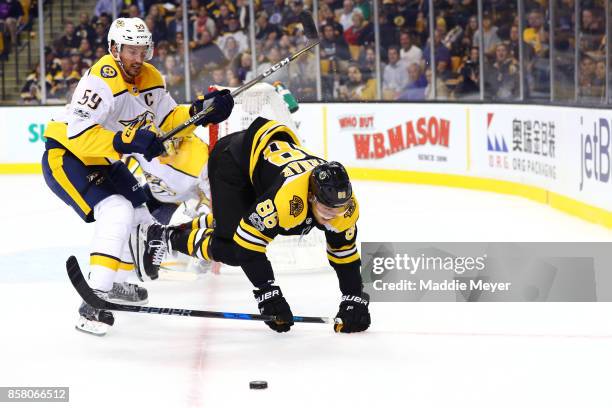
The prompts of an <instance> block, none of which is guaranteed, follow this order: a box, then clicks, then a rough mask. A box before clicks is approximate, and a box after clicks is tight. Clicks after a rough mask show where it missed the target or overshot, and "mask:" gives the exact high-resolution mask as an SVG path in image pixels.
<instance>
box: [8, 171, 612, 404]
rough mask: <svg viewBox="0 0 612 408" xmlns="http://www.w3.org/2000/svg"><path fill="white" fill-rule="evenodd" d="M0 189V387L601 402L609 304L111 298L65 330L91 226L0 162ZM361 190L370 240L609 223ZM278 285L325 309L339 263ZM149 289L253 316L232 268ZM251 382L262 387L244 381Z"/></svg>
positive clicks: (516, 233) (403, 189) (142, 396)
mask: <svg viewBox="0 0 612 408" xmlns="http://www.w3.org/2000/svg"><path fill="white" fill-rule="evenodd" d="M0 189H1V190H2V191H3V192H4V193H3V199H2V202H1V203H0V208H1V210H2V211H0V221H1V224H0V225H2V226H3V229H2V231H1V233H0V243H1V245H0V299H1V301H0V324H1V326H0V327H1V328H0V386H26V385H28V386H69V387H70V401H71V404H70V405H71V406H76V407H111V406H116V407H139V408H141V407H142V408H144V407H158V406H159V407H215V408H217V407H241V406H248V407H264V406H265V407H332V406H333V407H346V408H348V407H419V408H421V407H451V406H452V407H470V408H473V407H487V408H489V407H496V408H497V407H512V408H516V407H555V408H558V407H572V408H574V407H589V408H594V407H606V408H609V407H610V406H612V396H611V393H610V392H609V385H610V380H611V378H612V375H611V374H612V307H611V306H610V305H609V304H606V303H574V304H570V303H542V304H536V303H507V304H505V303H504V304H494V303H470V304H467V303H403V304H397V303H395V304H390V303H377V304H372V305H371V312H372V319H373V324H372V327H371V328H370V330H369V331H367V332H365V333H361V334H352V335H339V334H335V333H333V332H332V330H331V327H330V326H326V325H306V324H302V325H296V326H295V327H294V328H293V329H292V330H291V332H289V333H285V334H277V333H275V332H272V331H271V330H269V329H268V328H267V327H266V326H264V325H263V323H258V322H239V321H229V320H213V319H199V318H185V317H168V316H152V315H138V314H129V313H116V324H115V326H114V327H113V328H112V329H111V331H110V332H109V334H108V335H107V336H106V337H103V338H98V337H94V336H90V335H86V334H83V333H80V332H77V331H76V330H75V329H74V328H73V326H74V323H75V321H76V318H77V307H78V305H79V303H80V301H79V298H78V295H77V294H76V292H74V290H73V289H72V288H71V286H70V284H69V282H68V280H67V277H66V274H65V271H64V263H65V260H66V258H67V256H68V255H70V254H76V255H77V257H78V258H79V259H80V261H81V263H82V265H83V266H84V267H85V266H86V261H87V254H88V249H87V245H88V242H89V240H90V237H91V235H92V230H91V228H92V227H91V225H86V224H84V223H82V222H81V221H80V219H79V218H78V217H77V216H76V215H75V214H74V213H73V212H72V211H71V210H70V209H69V208H67V207H65V206H64V205H63V204H62V203H61V202H60V201H59V200H58V199H56V198H55V197H54V196H53V195H52V194H51V193H50V192H49V191H48V190H47V188H46V186H45V185H44V182H43V181H42V177H40V176H3V177H0ZM355 191H356V193H357V195H358V197H359V200H360V205H361V219H360V221H359V234H360V238H361V240H364V241H547V240H553V241H609V240H610V239H611V238H612V234H611V233H610V231H609V230H607V229H605V228H603V227H599V226H596V225H592V224H588V223H585V222H583V221H581V220H579V219H577V218H574V217H571V216H567V215H565V214H563V213H560V212H558V211H555V210H553V209H550V208H548V207H546V206H543V205H540V204H536V203H532V202H530V201H526V200H523V199H520V198H516V197H508V196H503V195H497V194H492V193H484V192H475V191H466V190H461V189H450V188H440V187H428V186H417V185H402V184H387V183H369V182H368V183H366V182H358V183H355ZM277 282H278V283H279V285H280V286H281V287H282V289H283V292H284V293H285V296H286V298H287V299H288V301H289V303H290V304H291V306H292V309H293V311H294V313H296V314H302V315H314V316H316V315H321V316H333V315H334V314H335V312H336V310H337V304H338V301H339V292H338V289H337V280H336V277H335V274H334V273H333V271H331V270H329V269H325V270H319V271H309V272H305V271H299V270H297V271H293V272H288V273H283V274H281V275H280V276H278V280H277ZM146 286H147V288H148V289H149V292H150V298H151V303H150V304H151V305H152V306H155V305H160V306H176V307H190V308H198V309H207V310H224V311H235V312H250V313H256V307H255V301H254V300H253V299H252V293H251V288H250V285H249V283H248V282H247V280H246V278H245V277H244V276H242V274H241V273H240V272H239V271H237V270H235V269H225V270H222V274H221V275H219V276H213V275H210V274H209V275H207V276H206V277H205V278H204V279H202V280H198V281H195V282H167V281H166V282H151V283H148V284H146ZM252 380H266V381H267V382H268V385H269V388H268V389H267V390H250V389H249V381H252ZM5 405H6V406H9V405H7V404H4V405H3V406H5ZM18 406H27V404H23V405H18ZM33 406H41V405H39V404H36V405H33ZM62 406H63V405H62Z"/></svg>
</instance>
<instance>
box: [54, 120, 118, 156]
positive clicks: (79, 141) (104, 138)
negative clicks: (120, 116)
mask: <svg viewBox="0 0 612 408" xmlns="http://www.w3.org/2000/svg"><path fill="white" fill-rule="evenodd" d="M44 136H45V137H46V138H49V139H53V140H55V141H57V142H58V143H59V144H61V145H62V146H64V147H65V148H66V149H68V150H70V152H71V153H72V154H74V155H75V156H76V157H78V158H79V160H81V161H82V162H83V164H85V165H86V166H105V165H108V164H109V162H108V160H106V159H107V158H109V159H114V160H119V159H120V158H121V155H120V154H119V153H117V151H115V149H114V148H113V137H115V132H112V131H110V130H106V129H104V128H103V127H102V126H100V125H96V126H92V127H91V128H89V129H87V130H85V131H84V132H83V133H81V134H80V135H78V136H76V137H73V138H69V137H68V125H67V124H66V123H64V122H55V121H50V122H49V123H47V126H46V127H45V134H44Z"/></svg>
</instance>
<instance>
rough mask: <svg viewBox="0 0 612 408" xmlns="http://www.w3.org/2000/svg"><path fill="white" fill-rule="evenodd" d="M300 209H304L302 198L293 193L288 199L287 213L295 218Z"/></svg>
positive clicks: (300, 211)
mask: <svg viewBox="0 0 612 408" xmlns="http://www.w3.org/2000/svg"><path fill="white" fill-rule="evenodd" d="M302 211H304V200H302V199H301V198H300V197H298V196H296V195H294V196H293V198H292V199H291V200H289V214H291V215H293V216H294V217H296V218H297V216H298V215H300V214H301V213H302Z"/></svg>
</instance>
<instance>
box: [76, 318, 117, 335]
mask: <svg viewBox="0 0 612 408" xmlns="http://www.w3.org/2000/svg"><path fill="white" fill-rule="evenodd" d="M109 327H110V326H109V325H108V324H104V323H101V322H93V321H91V320H87V319H86V318H84V317H82V316H81V317H80V318H79V320H78V321H77V324H76V325H75V326H74V328H75V329H77V330H78V331H81V332H83V333H87V334H91V335H94V336H98V337H102V336H104V335H106V332H107V331H108V328H109Z"/></svg>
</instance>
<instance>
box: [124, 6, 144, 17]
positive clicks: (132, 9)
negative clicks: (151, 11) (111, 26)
mask: <svg viewBox="0 0 612 408" xmlns="http://www.w3.org/2000/svg"><path fill="white" fill-rule="evenodd" d="M127 16H128V18H142V14H141V13H140V9H139V8H138V6H137V5H136V4H130V5H129V6H128V9H127Z"/></svg>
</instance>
